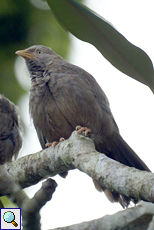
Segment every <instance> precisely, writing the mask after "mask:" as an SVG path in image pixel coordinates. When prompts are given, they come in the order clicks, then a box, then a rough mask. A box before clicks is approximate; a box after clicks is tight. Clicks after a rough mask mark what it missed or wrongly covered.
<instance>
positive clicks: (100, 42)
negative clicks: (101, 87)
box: [47, 0, 154, 92]
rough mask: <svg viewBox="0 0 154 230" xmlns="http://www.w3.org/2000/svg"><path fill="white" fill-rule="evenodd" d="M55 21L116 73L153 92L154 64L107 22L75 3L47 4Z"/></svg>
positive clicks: (54, 0)
mask: <svg viewBox="0 0 154 230" xmlns="http://www.w3.org/2000/svg"><path fill="white" fill-rule="evenodd" d="M47 2H48V4H49V6H50V8H51V9H52V11H53V12H54V14H55V16H56V18H57V19H58V21H59V22H60V23H61V24H62V25H63V26H64V27H65V28H66V29H67V30H68V31H70V32H71V33H72V34H73V35H75V36H76V37H78V38H79V39H81V40H83V41H86V42H89V43H91V44H93V45H94V46H95V47H96V48H97V49H98V50H99V51H100V52H101V53H102V54H103V56H104V57H105V58H106V59H107V60H108V61H109V62H110V63H111V64H112V65H114V66H115V67H116V68H117V69H119V70H120V71H122V72H123V73H125V74H127V75H128V76H130V77H132V78H134V79H136V80H138V81H140V82H142V83H144V84H146V85H148V86H149V87H150V88H151V90H152V91H153V92H154V71H153V64H152V62H151V60H150V58H149V57H148V55H147V54H146V53H145V52H144V51H143V50H141V49H140V48H138V47H136V46H134V45H133V44H131V43H130V42H129V41H128V40H127V39H126V38H125V37H124V36H123V35H122V34H120V33H119V32H118V31H117V30H116V29H115V28H114V27H113V26H112V25H111V24H109V22H107V21H106V20H105V19H103V18H101V17H100V16H98V15H96V13H94V12H93V11H91V10H90V9H88V8H87V7H85V6H84V5H82V4H80V3H78V2H76V1H74V0H47Z"/></svg>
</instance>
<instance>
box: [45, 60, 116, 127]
mask: <svg viewBox="0 0 154 230" xmlns="http://www.w3.org/2000/svg"><path fill="white" fill-rule="evenodd" d="M49 69H50V70H48V71H47V73H48V74H50V80H49V82H48V88H49V90H50V92H51V94H52V96H53V98H54V100H55V102H56V105H57V107H58V108H59V110H60V111H61V113H62V114H63V116H64V117H65V118H66V120H67V122H68V123H69V124H70V125H71V126H72V127H73V128H75V126H76V125H78V124H80V125H86V126H88V127H91V126H93V127H94V126H95V127H99V126H100V124H99V123H100V119H101V118H102V116H104V114H107V116H110V117H111V119H112V120H113V123H114V125H115V126H116V123H115V121H114V118H113V115H112V113H111V111H110V107H109V102H108V99H107V97H106V95H105V93H104V92H103V91H102V89H101V88H100V86H99V85H98V83H97V82H96V81H95V79H94V78H93V77H92V76H91V75H90V74H89V73H87V72H86V71H84V70H83V69H81V68H79V67H77V66H74V65H72V64H69V63H68V62H66V63H63V65H59V66H58V67H57V68H54V69H52V68H49ZM49 114H50V113H49ZM116 128H117V126H116Z"/></svg>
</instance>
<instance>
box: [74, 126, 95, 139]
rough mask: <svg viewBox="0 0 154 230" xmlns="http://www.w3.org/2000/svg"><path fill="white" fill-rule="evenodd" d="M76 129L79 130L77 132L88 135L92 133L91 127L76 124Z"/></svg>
mask: <svg viewBox="0 0 154 230" xmlns="http://www.w3.org/2000/svg"><path fill="white" fill-rule="evenodd" d="M76 131H77V134H82V135H84V136H86V137H91V135H92V132H91V129H89V128H87V127H82V126H81V125H78V126H76Z"/></svg>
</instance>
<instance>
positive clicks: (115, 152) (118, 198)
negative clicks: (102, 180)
mask: <svg viewBox="0 0 154 230" xmlns="http://www.w3.org/2000/svg"><path fill="white" fill-rule="evenodd" d="M110 138H111V139H110V140H109V142H110V152H104V153H105V154H106V155H107V156H108V157H110V158H112V159H114V160H116V161H119V162H120V163H122V164H124V165H127V166H129V167H135V168H137V169H140V170H144V171H148V172H150V169H149V168H148V167H147V165H146V164H145V163H144V162H143V161H142V160H141V159H140V158H139V156H138V155H137V154H136V153H135V152H134V151H133V150H132V148H131V147H130V146H129V145H128V144H127V143H126V142H125V141H124V140H123V138H122V137H121V136H120V134H117V133H115V134H113V136H112V137H110ZM101 152H102V153H103V151H101ZM93 182H94V185H95V187H96V189H97V190H98V191H103V192H104V193H105V195H106V196H107V198H108V199H109V200H110V201H111V202H119V203H120V204H121V205H122V207H123V208H125V207H128V206H129V204H130V201H133V202H134V203H135V204H136V203H138V201H139V200H136V199H131V198H130V197H127V196H124V195H121V194H118V193H114V192H111V191H109V190H108V189H107V188H103V187H102V186H100V185H99V184H98V182H97V181H95V180H93Z"/></svg>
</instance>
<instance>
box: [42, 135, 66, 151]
mask: <svg viewBox="0 0 154 230" xmlns="http://www.w3.org/2000/svg"><path fill="white" fill-rule="evenodd" d="M64 140H65V138H64V137H61V138H60V139H59V142H58V141H53V142H52V143H46V144H45V147H50V146H52V147H53V148H55V146H56V145H58V144H59V143H60V142H62V141H64Z"/></svg>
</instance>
